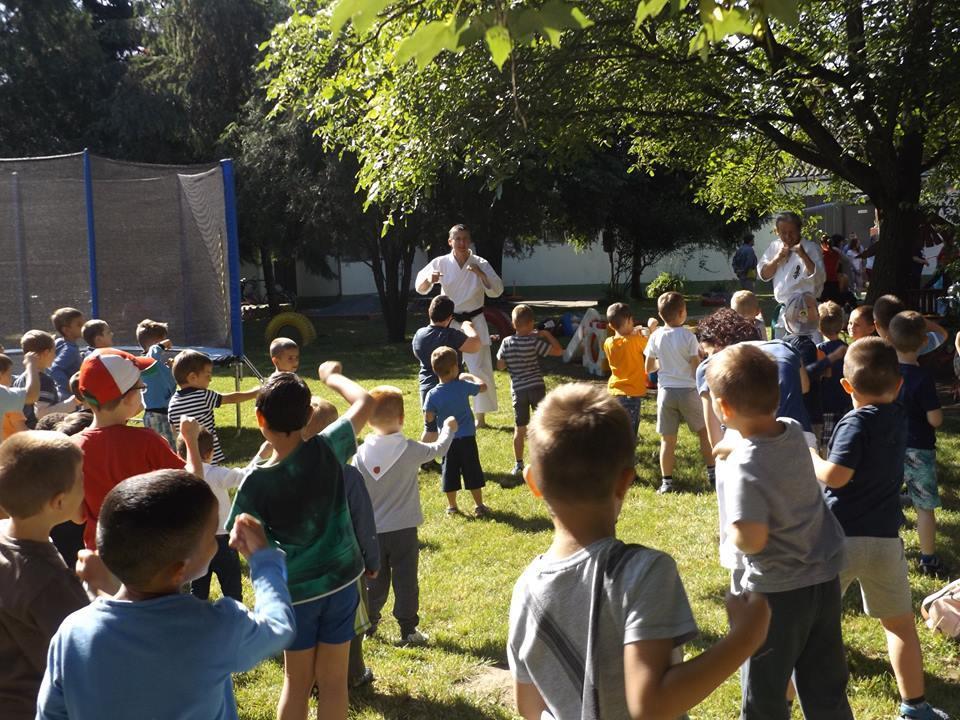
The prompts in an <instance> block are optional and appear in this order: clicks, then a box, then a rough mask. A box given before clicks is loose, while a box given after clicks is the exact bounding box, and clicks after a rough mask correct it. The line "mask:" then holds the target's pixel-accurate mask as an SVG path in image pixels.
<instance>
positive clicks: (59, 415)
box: [34, 412, 67, 430]
mask: <svg viewBox="0 0 960 720" xmlns="http://www.w3.org/2000/svg"><path fill="white" fill-rule="evenodd" d="M66 419H67V414H66V413H64V412H54V413H47V414H46V415H44V416H43V417H42V418H40V419H39V420H37V424H36V427H35V428H34V429H35V430H56V429H57V425H59V424H60V423H61V422H63V421H64V420H66Z"/></svg>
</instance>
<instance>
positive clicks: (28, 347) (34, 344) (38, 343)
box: [20, 330, 56, 353]
mask: <svg viewBox="0 0 960 720" xmlns="http://www.w3.org/2000/svg"><path fill="white" fill-rule="evenodd" d="M55 345H56V343H55V342H54V339H53V335H51V334H50V333H48V332H44V331H43V330H27V331H26V332H25V333H24V334H23V336H22V337H21V338H20V349H21V350H22V351H23V352H25V353H28V352H32V353H41V352H46V351H47V350H53V348H54V346H55Z"/></svg>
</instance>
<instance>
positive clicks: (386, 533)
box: [354, 385, 457, 645]
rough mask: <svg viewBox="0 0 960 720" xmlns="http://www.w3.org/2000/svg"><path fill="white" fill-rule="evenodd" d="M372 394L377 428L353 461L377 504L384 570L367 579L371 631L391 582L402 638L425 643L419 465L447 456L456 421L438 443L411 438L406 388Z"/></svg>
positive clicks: (446, 426) (451, 421) (450, 421)
mask: <svg viewBox="0 0 960 720" xmlns="http://www.w3.org/2000/svg"><path fill="white" fill-rule="evenodd" d="M370 395H371V397H373V400H374V403H375V404H374V407H373V414H372V415H371V416H370V427H371V428H373V432H372V433H370V434H369V435H367V437H366V439H365V440H364V441H363V444H362V445H361V446H360V447H359V449H358V450H357V456H356V458H355V459H354V464H355V465H356V466H357V468H358V469H359V470H360V473H361V474H362V475H363V481H364V484H365V485H366V488H367V492H368V493H369V494H370V501H371V503H372V504H373V517H374V522H375V523H376V529H377V543H378V545H379V547H380V573H379V574H378V575H377V577H376V578H373V579H371V580H369V581H368V582H367V591H368V592H369V594H370V622H371V623H372V624H373V628H372V629H371V630H370V632H369V634H371V635H372V634H373V633H374V632H376V628H377V625H378V623H379V622H380V611H381V610H382V609H383V606H384V604H385V603H386V602H387V595H388V594H389V593H390V584H391V582H392V583H393V595H394V602H393V616H394V617H395V618H396V619H397V623H398V624H399V625H400V642H401V643H402V644H404V645H423V644H425V643H426V642H427V640H428V638H427V636H426V635H425V634H424V633H422V632H420V631H419V630H417V626H418V625H419V624H420V616H419V615H418V614H417V613H418V612H419V610H420V586H419V584H418V580H417V565H418V561H419V557H420V544H419V540H418V539H417V527H418V526H419V525H422V524H423V510H422V509H421V507H420V486H419V485H418V484H417V469H418V468H419V467H420V465H421V464H422V463H423V462H424V459H430V458H433V457H437V456H438V455H446V454H447V451H448V450H449V449H450V445H451V443H452V442H453V436H454V433H455V432H456V431H457V421H456V419H455V418H454V417H448V418H447V419H446V420H445V421H444V423H443V430H442V431H441V432H440V438H439V439H438V440H437V441H436V442H433V443H430V444H427V443H422V442H417V441H415V440H410V439H408V438H406V437H405V436H404V435H403V418H404V411H403V394H402V392H401V391H400V390H399V389H398V388H395V387H391V386H389V385H380V386H378V387H375V388H374V389H373V390H371V391H370Z"/></svg>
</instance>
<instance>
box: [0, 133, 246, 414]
mask: <svg viewBox="0 0 960 720" xmlns="http://www.w3.org/2000/svg"><path fill="white" fill-rule="evenodd" d="M0 268H2V272H3V277H4V279H5V284H6V288H7V291H6V292H5V293H3V294H2V295H0V338H2V342H3V343H4V345H5V346H6V347H8V348H10V347H11V346H14V347H15V346H16V344H17V340H18V338H19V337H20V335H21V334H22V333H23V332H24V331H26V330H28V329H30V328H32V327H40V328H45V329H49V324H50V320H49V316H50V313H51V312H52V311H53V310H55V309H56V308H58V307H63V306H72V307H76V308H78V309H80V310H82V311H83V313H84V315H85V316H86V317H88V318H102V319H104V320H106V321H107V322H109V323H110V325H111V327H112V329H113V330H114V337H115V341H116V343H117V345H118V347H124V346H126V347H129V348H131V349H133V350H136V351H138V352H139V348H138V347H136V337H135V329H136V326H137V323H138V322H140V321H141V320H143V319H144V318H154V319H156V320H161V321H166V322H169V323H170V329H171V335H172V337H174V338H175V339H176V340H177V342H178V344H182V345H183V346H185V347H193V348H197V349H200V350H203V351H204V352H206V353H207V354H209V355H210V356H211V357H212V358H213V359H214V362H215V363H216V364H218V365H229V366H232V367H233V369H234V377H235V380H236V384H237V386H238V387H239V384H240V379H241V377H242V372H243V366H246V367H248V368H250V370H251V371H252V372H253V373H254V374H255V375H257V376H258V377H259V373H257V371H256V368H255V367H254V366H253V365H252V364H251V363H250V361H249V360H248V359H247V358H246V356H245V355H244V351H243V326H242V323H241V316H240V305H241V298H240V251H239V245H238V238H237V215H236V200H235V196H234V176H233V163H232V162H231V161H230V160H221V161H220V162H219V163H216V164H211V165H147V164H139V163H127V162H118V161H116V160H110V159H107V158H102V157H98V156H96V155H93V154H91V153H89V152H87V151H86V150H84V151H83V152H80V153H73V154H70V155H59V156H54V157H42V158H19V159H7V160H0ZM237 419H238V424H239V406H238V408H237Z"/></svg>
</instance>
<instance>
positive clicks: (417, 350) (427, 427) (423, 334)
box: [413, 295, 483, 442]
mask: <svg viewBox="0 0 960 720" xmlns="http://www.w3.org/2000/svg"><path fill="white" fill-rule="evenodd" d="M453 308H454V304H453V300H451V299H450V298H448V297H447V296H446V295H437V296H436V297H435V298H434V299H433V300H431V301H430V308H429V310H428V311H427V316H428V317H429V319H430V324H429V325H427V326H426V327H422V328H420V329H419V330H417V332H416V333H415V334H414V336H413V355H414V357H416V358H417V361H418V362H419V363H420V375H419V383H420V407H421V408H422V407H423V406H424V402H425V401H426V399H427V393H428V392H430V391H431V390H433V389H434V388H435V387H436V386H437V385H439V384H440V379H439V378H438V377H437V375H436V373H434V372H433V366H432V365H431V364H430V358H431V357H432V356H433V351H434V350H436V349H437V348H439V347H452V348H453V349H454V350H456V351H457V367H462V366H463V353H475V352H479V351H480V348H481V347H483V345H482V344H481V342H480V337H479V336H478V335H477V331H476V330H475V329H474V327H473V323H472V322H470V321H469V320H465V321H463V322H462V323H461V324H460V329H459V330H458V329H457V328H452V327H450V323H451V322H453ZM437 433H438V429H437V424H436V422H426V421H424V428H423V433H422V434H421V436H420V439H421V440H422V441H423V442H433V441H434V440H436V439H437Z"/></svg>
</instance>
